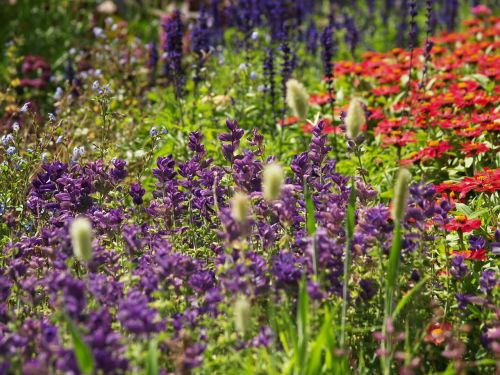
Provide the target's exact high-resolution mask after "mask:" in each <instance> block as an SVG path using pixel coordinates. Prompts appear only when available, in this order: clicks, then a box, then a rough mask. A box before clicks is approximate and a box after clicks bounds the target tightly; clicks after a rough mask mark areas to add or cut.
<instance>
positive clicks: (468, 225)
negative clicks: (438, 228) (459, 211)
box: [444, 215, 481, 233]
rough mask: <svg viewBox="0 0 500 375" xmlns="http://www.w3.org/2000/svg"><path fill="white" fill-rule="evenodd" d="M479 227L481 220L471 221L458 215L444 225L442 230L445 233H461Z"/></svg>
mask: <svg viewBox="0 0 500 375" xmlns="http://www.w3.org/2000/svg"><path fill="white" fill-rule="evenodd" d="M480 226H481V219H471V220H469V219H468V218H467V216H465V215H458V216H457V217H455V218H454V219H453V220H452V221H451V222H450V223H449V224H446V225H445V226H444V228H445V229H446V230H447V231H454V230H456V231H461V232H462V233H467V232H471V231H473V230H474V229H477V228H479V227H480Z"/></svg>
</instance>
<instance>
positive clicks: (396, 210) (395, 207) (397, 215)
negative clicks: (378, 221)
mask: <svg viewBox="0 0 500 375" xmlns="http://www.w3.org/2000/svg"><path fill="white" fill-rule="evenodd" d="M410 181H411V173H410V171H409V170H408V169H406V168H401V169H400V170H399V173H398V177H397V180H396V185H395V186H394V196H393V197H392V218H393V220H394V221H397V222H399V223H400V222H401V221H402V220H403V217H404V215H405V210H406V201H407V200H408V185H409V184H410Z"/></svg>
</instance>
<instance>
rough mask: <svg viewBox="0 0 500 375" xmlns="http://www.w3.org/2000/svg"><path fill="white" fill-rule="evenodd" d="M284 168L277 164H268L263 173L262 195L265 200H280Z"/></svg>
mask: <svg viewBox="0 0 500 375" xmlns="http://www.w3.org/2000/svg"><path fill="white" fill-rule="evenodd" d="M283 180H284V176H283V168H281V166H280V165H278V164H276V163H271V164H268V165H266V166H265V167H264V171H263V172H262V195H263V196H264V199H266V200H268V201H273V200H275V199H278V198H279V197H280V194H281V187H282V185H283Z"/></svg>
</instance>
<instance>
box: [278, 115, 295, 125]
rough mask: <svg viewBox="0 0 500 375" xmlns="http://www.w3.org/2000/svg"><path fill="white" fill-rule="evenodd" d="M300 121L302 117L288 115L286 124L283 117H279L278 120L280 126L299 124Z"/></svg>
mask: <svg viewBox="0 0 500 375" xmlns="http://www.w3.org/2000/svg"><path fill="white" fill-rule="evenodd" d="M299 121H300V119H299V118H298V117H295V116H288V117H285V123H284V124H283V123H282V121H281V119H279V120H278V125H280V126H291V125H295V124H297V123H298V122H299Z"/></svg>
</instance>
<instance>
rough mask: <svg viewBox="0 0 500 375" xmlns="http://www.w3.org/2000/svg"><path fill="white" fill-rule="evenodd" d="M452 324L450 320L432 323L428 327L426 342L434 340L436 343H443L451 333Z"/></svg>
mask: <svg viewBox="0 0 500 375" xmlns="http://www.w3.org/2000/svg"><path fill="white" fill-rule="evenodd" d="M450 332H451V324H450V323H448V322H443V323H437V322H436V323H431V324H429V327H427V335H426V336H425V337H424V340H425V341H426V342H432V343H433V344H434V345H441V344H442V343H443V342H444V340H445V339H446V338H447V337H448V336H449V335H450Z"/></svg>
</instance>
